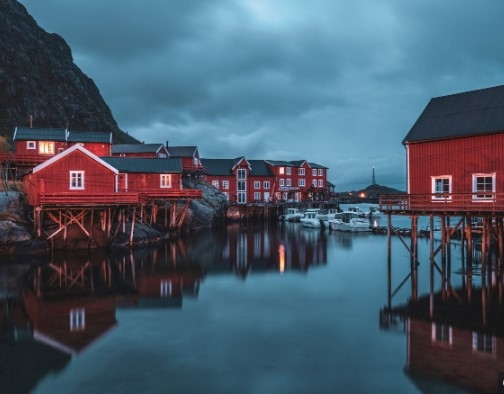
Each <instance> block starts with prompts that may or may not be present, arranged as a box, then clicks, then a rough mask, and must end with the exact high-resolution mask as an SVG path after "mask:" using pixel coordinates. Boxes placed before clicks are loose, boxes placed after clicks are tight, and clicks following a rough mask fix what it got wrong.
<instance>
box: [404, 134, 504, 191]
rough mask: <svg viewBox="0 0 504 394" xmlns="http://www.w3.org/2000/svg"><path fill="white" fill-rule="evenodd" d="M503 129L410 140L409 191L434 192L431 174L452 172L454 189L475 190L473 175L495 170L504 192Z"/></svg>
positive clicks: (497, 186)
mask: <svg viewBox="0 0 504 394" xmlns="http://www.w3.org/2000/svg"><path fill="white" fill-rule="evenodd" d="M503 152H504V133H499V134H491V135H480V136H474V137H465V138H456V139H450V140H439V141H428V142H420V143H412V144H408V172H409V178H408V180H409V190H408V192H409V193H410V194H425V193H432V183H431V182H432V181H431V177H432V176H442V175H451V176H452V193H470V192H472V175H473V174H476V173H493V172H495V173H496V192H504V176H503V170H504V155H503Z"/></svg>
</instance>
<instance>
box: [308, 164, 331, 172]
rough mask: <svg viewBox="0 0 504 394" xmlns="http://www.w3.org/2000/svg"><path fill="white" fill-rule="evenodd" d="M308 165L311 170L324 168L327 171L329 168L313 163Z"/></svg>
mask: <svg viewBox="0 0 504 394" xmlns="http://www.w3.org/2000/svg"><path fill="white" fill-rule="evenodd" d="M308 165H309V166H310V167H311V168H323V169H325V170H327V167H326V166H323V165H321V164H317V163H312V162H309V163H308Z"/></svg>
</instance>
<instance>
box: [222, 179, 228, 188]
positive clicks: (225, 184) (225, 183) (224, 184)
mask: <svg viewBox="0 0 504 394" xmlns="http://www.w3.org/2000/svg"><path fill="white" fill-rule="evenodd" d="M222 188H223V189H229V181H222Z"/></svg>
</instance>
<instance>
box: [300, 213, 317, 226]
mask: <svg viewBox="0 0 504 394" xmlns="http://www.w3.org/2000/svg"><path fill="white" fill-rule="evenodd" d="M317 215H318V210H314V209H313V210H311V209H309V210H307V211H306V212H305V214H304V216H303V217H302V218H301V219H300V222H301V224H302V225H303V227H309V228H320V227H322V225H321V223H320V222H321V219H319V218H318V217H317Z"/></svg>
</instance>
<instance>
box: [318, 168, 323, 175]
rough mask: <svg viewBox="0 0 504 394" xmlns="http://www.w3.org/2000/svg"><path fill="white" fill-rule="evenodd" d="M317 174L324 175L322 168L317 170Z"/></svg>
mask: <svg viewBox="0 0 504 394" xmlns="http://www.w3.org/2000/svg"><path fill="white" fill-rule="evenodd" d="M318 174H319V176H322V175H324V170H323V169H322V168H319V170H318Z"/></svg>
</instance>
